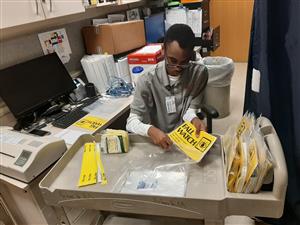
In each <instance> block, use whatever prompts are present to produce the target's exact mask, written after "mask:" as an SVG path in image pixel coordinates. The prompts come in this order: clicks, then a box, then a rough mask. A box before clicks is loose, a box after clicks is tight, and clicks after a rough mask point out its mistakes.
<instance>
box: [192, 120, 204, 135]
mask: <svg viewBox="0 0 300 225" xmlns="http://www.w3.org/2000/svg"><path fill="white" fill-rule="evenodd" d="M191 123H192V124H193V125H194V127H195V128H196V137H199V134H200V131H201V130H203V131H206V126H205V124H204V123H203V121H202V120H200V119H199V118H198V117H195V118H194V119H192V121H191Z"/></svg>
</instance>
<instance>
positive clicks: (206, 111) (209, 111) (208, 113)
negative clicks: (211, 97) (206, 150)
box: [197, 105, 219, 133]
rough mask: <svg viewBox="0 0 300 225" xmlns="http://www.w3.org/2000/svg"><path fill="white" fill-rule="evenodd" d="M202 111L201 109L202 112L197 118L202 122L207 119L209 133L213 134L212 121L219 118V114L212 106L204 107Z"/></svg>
mask: <svg viewBox="0 0 300 225" xmlns="http://www.w3.org/2000/svg"><path fill="white" fill-rule="evenodd" d="M200 109H201V112H199V113H197V116H198V117H199V119H201V120H203V119H204V118H205V117H206V122H207V132H208V133H211V132H212V119H214V118H218V117H219V113H218V111H217V110H216V109H215V108H214V107H213V106H210V105H202V106H201V107H200Z"/></svg>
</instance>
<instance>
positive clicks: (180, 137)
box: [169, 122, 217, 162]
mask: <svg viewBox="0 0 300 225" xmlns="http://www.w3.org/2000/svg"><path fill="white" fill-rule="evenodd" d="M195 133H196V129H195V127H194V125H193V124H191V123H190V122H185V123H183V124H181V125H180V126H179V127H177V128H176V129H175V130H174V131H172V132H171V133H170V134H169V137H170V138H171V140H172V141H173V142H174V144H175V145H177V146H178V148H179V149H180V150H181V151H183V153H185V154H186V155H187V156H188V157H190V158H191V159H192V160H194V161H196V162H200V160H201V159H202V158H203V157H204V155H205V154H206V153H207V152H208V151H209V149H210V148H211V147H212V145H213V144H214V143H215V141H216V140H217V138H216V137H214V136H212V135H210V134H208V133H206V132H204V131H201V132H200V135H199V137H196V135H195Z"/></svg>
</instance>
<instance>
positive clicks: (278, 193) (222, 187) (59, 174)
mask: <svg viewBox="0 0 300 225" xmlns="http://www.w3.org/2000/svg"><path fill="white" fill-rule="evenodd" d="M260 127H261V131H262V133H263V135H264V139H265V141H266V143H267V145H268V146H269V148H270V150H271V153H272V156H273V158H274V161H275V163H274V169H273V173H274V180H273V189H272V191H260V192H259V193H256V194H242V193H230V192H228V191H227V188H226V180H225V177H226V176H225V165H224V156H223V150H222V145H221V139H220V137H219V138H218V140H217V142H216V143H215V144H214V146H213V148H212V149H211V150H210V151H209V152H208V153H207V155H206V156H205V157H204V159H203V160H202V161H201V162H200V163H198V164H191V165H190V167H189V170H188V180H187V183H186V191H185V195H184V197H174V196H161V195H144V194H129V193H121V192H120V191H119V189H118V187H119V186H120V183H121V182H120V180H121V177H122V176H123V175H124V171H125V168H126V167H127V166H128V164H129V162H130V161H132V160H139V159H140V160H142V159H145V157H146V156H147V155H149V154H150V155H151V154H156V153H157V154H160V153H161V152H162V150H161V149H160V148H159V147H157V146H155V145H153V144H152V143H151V142H150V141H149V139H147V138H144V137H140V136H135V135H133V136H130V141H131V144H130V151H129V152H128V153H126V154H118V155H113V154H110V155H102V161H103V164H104V168H105V173H106V176H107V179H108V184H106V185H101V184H99V183H97V184H94V185H90V186H85V187H78V186H77V182H78V178H79V174H80V168H81V158H82V149H83V146H84V144H85V143H86V142H91V141H96V142H99V140H100V135H96V136H91V135H83V136H81V137H80V138H79V139H78V140H77V141H76V143H75V144H74V145H73V146H72V147H71V148H70V149H69V150H68V151H67V152H66V153H65V154H64V156H63V157H62V158H61V159H60V160H59V161H58V163H57V164H56V165H55V166H54V167H53V168H52V169H51V171H50V172H49V173H48V174H47V175H46V176H45V177H44V179H43V180H42V181H41V182H40V189H41V192H42V195H43V198H44V200H45V201H46V203H47V204H49V205H51V206H53V207H54V208H55V210H56V212H57V214H58V216H59V218H60V221H61V224H70V223H69V221H68V218H67V216H66V213H65V211H64V207H72V208H73V207H74V208H78V207H80V208H85V209H93V210H100V211H109V212H119V213H126V214H136V215H151V216H158V217H159V216H163V217H176V218H189V219H197V220H199V221H201V222H204V224H206V225H212V224H224V219H225V217H227V216H229V215H245V216H251V217H254V216H262V217H273V218H278V217H280V216H281V215H282V212H283V208H284V200H285V194H286V188H287V168H286V163H285V158H284V155H283V151H282V147H281V144H280V141H279V139H278V136H277V134H276V131H275V129H274V128H273V126H272V124H271V122H270V121H269V120H268V119H266V118H263V119H262V120H261V121H260ZM148 160H156V157H150V158H148ZM160 160H161V159H160ZM174 185H176V184H174Z"/></svg>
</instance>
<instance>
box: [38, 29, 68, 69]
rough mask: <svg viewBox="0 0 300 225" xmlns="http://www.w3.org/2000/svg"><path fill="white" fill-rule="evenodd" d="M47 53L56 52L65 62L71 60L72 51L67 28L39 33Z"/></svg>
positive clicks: (44, 50)
mask: <svg viewBox="0 0 300 225" xmlns="http://www.w3.org/2000/svg"><path fill="white" fill-rule="evenodd" d="M38 37H39V40H40V43H41V46H42V49H43V52H44V54H45V55H47V54H50V53H53V52H56V53H57V55H58V56H59V58H60V60H61V61H62V62H63V63H67V62H69V61H70V54H71V53H72V51H71V47H70V44H69V41H68V36H67V33H66V30H65V28H62V29H58V30H52V31H48V32H44V33H40V34H38Z"/></svg>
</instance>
